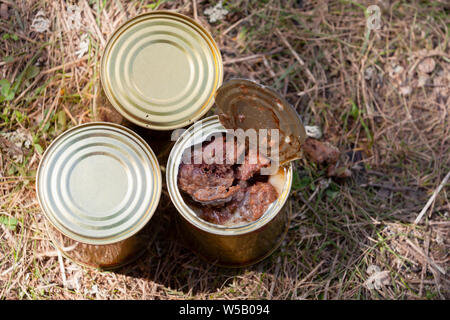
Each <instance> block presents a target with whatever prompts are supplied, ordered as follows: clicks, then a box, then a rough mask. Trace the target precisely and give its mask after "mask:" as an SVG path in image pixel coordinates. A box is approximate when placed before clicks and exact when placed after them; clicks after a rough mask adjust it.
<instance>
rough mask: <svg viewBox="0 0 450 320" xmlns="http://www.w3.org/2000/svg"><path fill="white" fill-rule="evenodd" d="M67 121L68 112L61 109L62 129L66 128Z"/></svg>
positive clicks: (59, 123) (60, 122) (60, 124)
mask: <svg viewBox="0 0 450 320" xmlns="http://www.w3.org/2000/svg"><path fill="white" fill-rule="evenodd" d="M66 122H67V118H66V113H65V112H64V111H63V110H61V111H59V112H58V126H59V127H60V128H62V129H65V128H66Z"/></svg>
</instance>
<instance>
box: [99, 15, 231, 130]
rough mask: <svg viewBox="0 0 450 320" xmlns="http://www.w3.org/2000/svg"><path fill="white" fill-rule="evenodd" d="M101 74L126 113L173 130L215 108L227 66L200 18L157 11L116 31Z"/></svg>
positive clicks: (113, 100)
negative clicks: (218, 89) (224, 65)
mask: <svg viewBox="0 0 450 320" xmlns="http://www.w3.org/2000/svg"><path fill="white" fill-rule="evenodd" d="M100 74H101V77H100V78H101V81H102V86H103V89H104V91H105V93H106V95H107V97H108V99H109V100H110V102H111V104H112V105H113V106H114V108H116V109H117V110H118V111H119V112H120V113H121V114H122V115H123V116H124V117H125V118H127V119H128V120H129V121H131V122H133V123H135V124H137V125H140V126H142V127H146V128H150V129H154V130H170V129H175V128H181V127H184V126H186V125H188V124H190V123H193V122H194V121H195V120H197V119H199V118H200V117H202V116H203V115H204V114H205V113H206V112H207V111H208V110H209V109H210V108H211V106H212V105H213V103H214V93H215V91H216V90H217V88H218V87H219V86H220V85H221V83H222V78H223V66H222V57H221V54H220V50H219V49H218V47H217V45H216V43H215V42H214V39H213V38H212V37H211V35H210V34H209V33H208V32H207V31H206V30H205V29H204V28H203V27H202V26H201V25H200V24H198V23H197V22H195V21H194V20H192V19H190V18H188V17H186V16H184V15H181V14H178V13H174V12H169V11H153V12H149V13H146V14H143V15H140V16H137V17H135V18H133V19H131V20H129V21H127V22H126V23H125V24H123V25H122V26H120V27H119V28H118V29H117V30H116V31H115V32H114V34H113V35H112V37H111V38H110V39H109V41H108V43H107V45H106V48H105V51H104V53H103V56H102V61H101V68H100Z"/></svg>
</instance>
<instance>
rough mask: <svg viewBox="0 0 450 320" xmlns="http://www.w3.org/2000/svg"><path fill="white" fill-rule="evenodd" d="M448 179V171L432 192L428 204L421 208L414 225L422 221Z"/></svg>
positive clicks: (449, 174) (449, 175)
mask: <svg viewBox="0 0 450 320" xmlns="http://www.w3.org/2000/svg"><path fill="white" fill-rule="evenodd" d="M449 178H450V171H449V172H448V173H447V175H446V176H445V178H444V180H442V182H441V184H440V185H439V186H438V187H437V189H436V190H434V192H433V195H432V196H431V197H430V199H429V200H428V202H427V204H426V205H425V207H423V209H422V211H420V213H419V215H418V216H417V218H416V220H414V224H418V223H419V222H420V220H421V219H422V217H423V215H424V214H425V212H427V210H428V208H429V207H430V206H431V204H432V203H433V202H434V200H435V199H436V197H437V195H438V193H439V192H440V191H441V190H442V188H443V187H444V185H445V184H446V183H447V181H448V179H449Z"/></svg>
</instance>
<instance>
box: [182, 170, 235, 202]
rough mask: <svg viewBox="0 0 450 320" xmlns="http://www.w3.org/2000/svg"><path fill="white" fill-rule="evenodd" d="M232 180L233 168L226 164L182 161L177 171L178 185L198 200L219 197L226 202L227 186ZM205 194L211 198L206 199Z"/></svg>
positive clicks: (216, 199) (217, 198)
mask: <svg viewBox="0 0 450 320" xmlns="http://www.w3.org/2000/svg"><path fill="white" fill-rule="evenodd" d="M233 181H234V171H233V168H231V166H226V165H205V164H200V165H198V164H186V163H182V164H181V165H180V168H179V171H178V187H179V188H180V189H181V190H183V191H184V192H186V193H188V194H189V195H190V196H191V197H192V198H193V199H194V200H195V201H198V202H206V203H208V202H209V201H213V202H214V201H218V200H220V199H221V200H222V202H226V201H227V200H226V199H228V198H229V197H230V194H228V192H229V190H228V188H230V187H231V185H232V184H233ZM202 190H204V191H202ZM212 190H215V191H214V192H212ZM206 195H210V196H211V197H212V198H211V199H208V198H207V197H206Z"/></svg>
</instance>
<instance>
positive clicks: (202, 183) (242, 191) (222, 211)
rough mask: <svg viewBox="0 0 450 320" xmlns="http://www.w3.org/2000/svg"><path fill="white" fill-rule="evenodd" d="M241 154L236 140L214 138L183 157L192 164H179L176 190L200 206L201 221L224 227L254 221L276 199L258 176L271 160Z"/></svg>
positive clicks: (274, 191)
mask: <svg viewBox="0 0 450 320" xmlns="http://www.w3.org/2000/svg"><path fill="white" fill-rule="evenodd" d="M230 150H231V151H232V152H230ZM199 151H201V153H200V152H199ZM227 151H228V152H227ZM244 151H245V146H244V145H238V144H237V141H236V140H235V139H231V140H229V139H228V140H227V139H225V137H224V136H222V137H216V138H214V139H212V141H210V142H208V143H204V144H203V145H202V147H201V149H200V150H199V149H198V148H197V149H196V150H195V148H194V153H193V154H192V156H190V155H186V156H187V157H191V159H190V160H191V161H190V162H191V163H184V162H182V163H181V164H180V167H179V171H178V186H179V188H180V190H182V191H184V192H186V193H187V194H188V195H189V196H190V197H191V198H192V199H193V200H194V201H195V202H197V203H199V204H200V210H199V211H200V213H199V216H200V218H202V219H204V220H206V221H209V222H212V223H215V224H227V225H233V224H239V223H242V222H251V221H255V220H257V219H259V218H260V217H261V216H262V215H263V214H264V212H265V211H266V210H267V208H268V207H269V205H270V204H271V203H272V202H274V201H275V200H276V199H277V198H278V194H277V191H276V189H275V188H274V187H273V186H272V185H271V184H270V183H268V182H261V181H260V180H261V177H259V176H257V174H258V173H259V171H260V170H261V168H263V167H265V166H268V165H269V164H270V160H269V159H268V158H266V157H264V156H263V155H259V154H258V153H257V152H256V151H255V150H252V149H250V150H249V152H248V153H247V154H246V155H245V153H244ZM244 155H245V157H244ZM196 157H197V159H195V158H196ZM199 159H200V160H199ZM242 159H243V160H244V161H243V163H242V164H240V163H239V161H238V160H240V161H242ZM195 161H198V162H200V163H195ZM186 162H188V161H186ZM253 177H255V179H251V178H253Z"/></svg>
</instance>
